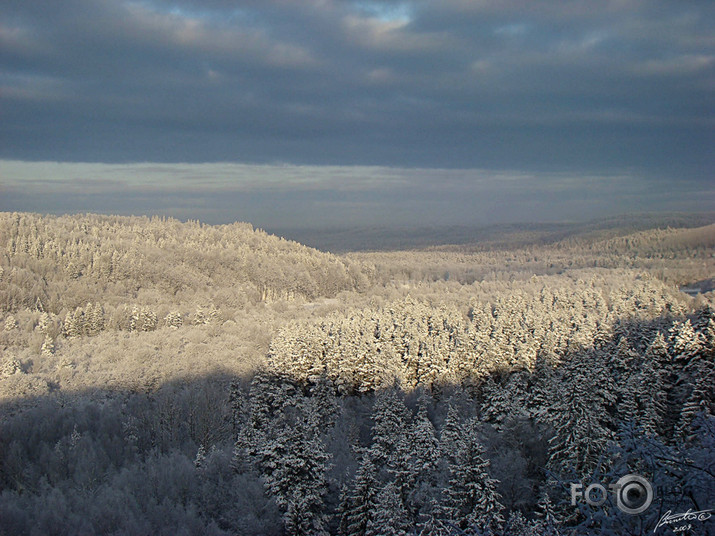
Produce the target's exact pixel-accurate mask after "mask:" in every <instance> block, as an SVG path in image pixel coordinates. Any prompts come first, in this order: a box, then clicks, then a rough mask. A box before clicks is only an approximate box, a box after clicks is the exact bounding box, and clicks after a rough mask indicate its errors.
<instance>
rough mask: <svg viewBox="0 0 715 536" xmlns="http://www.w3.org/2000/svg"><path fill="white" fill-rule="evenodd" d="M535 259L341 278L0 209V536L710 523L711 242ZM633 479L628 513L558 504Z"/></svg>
mask: <svg viewBox="0 0 715 536" xmlns="http://www.w3.org/2000/svg"><path fill="white" fill-rule="evenodd" d="M529 236H531V235H529V234H528V233H526V234H525V235H524V236H522V237H521V238H519V239H518V240H516V239H510V241H509V243H505V242H500V243H486V242H485V243H481V244H480V243H478V242H477V243H473V244H471V245H448V244H445V245H444V246H441V247H430V248H426V249H413V250H407V251H371V252H352V253H345V254H341V255H334V254H330V253H325V252H321V251H318V250H316V249H312V248H308V247H305V246H302V245H300V244H298V243H296V242H292V241H289V240H284V239H282V238H279V237H276V236H272V235H269V234H267V233H266V232H264V231H261V230H257V229H254V228H253V227H252V226H251V225H249V224H245V223H235V224H232V225H222V226H210V225H204V224H201V223H199V222H195V221H188V222H180V221H178V220H173V219H166V218H145V217H131V218H128V217H115V216H100V215H92V214H88V215H73V216H60V217H55V216H40V215H35V214H19V213H2V214H0V520H2V522H1V523H0V535H4V534H8V535H10V534H13V535H14V534H78V533H107V534H164V533H165V534H176V533H180V532H181V533H185V534H291V535H293V534H306V535H307V534H339V535H346V536H347V535H350V536H357V535H361V536H363V535H378V534H424V535H448V534H449V535H463V534H470V535H476V534H493V535H516V536H527V535H529V536H531V535H537V534H539V535H541V534H551V535H555V534H571V533H573V532H574V531H577V533H578V534H606V535H609V534H613V535H616V534H618V535H620V534H634V535H635V534H644V533H646V532H652V531H653V530H654V528H656V525H657V524H658V521H659V519H660V517H661V516H662V514H663V513H665V512H666V511H668V510H670V511H671V512H685V511H687V510H688V509H691V510H692V511H697V510H707V509H710V508H713V507H715V506H713V504H712V503H711V502H709V501H712V497H715V478H714V477H713V474H714V473H715V466H714V465H713V460H712V452H713V446H714V445H715V418H714V417H713V411H715V393H714V392H713V391H714V389H715V377H714V376H713V374H714V372H713V371H714V370H715V366H713V365H715V363H713V361H714V359H715V346H714V345H715V310H714V309H713V293H712V292H706V293H700V294H697V295H695V296H690V295H688V294H686V293H684V292H681V290H680V287H684V286H687V285H689V284H692V283H695V282H699V281H705V280H708V279H709V278H712V277H713V274H715V226H713V225H707V226H701V227H691V228H688V227H679V228H673V227H668V226H662V227H658V226H655V227H654V228H652V229H647V230H644V229H640V230H637V231H632V230H622V231H614V230H609V231H608V232H607V233H605V234H604V233H602V232H595V233H594V232H586V233H580V234H579V233H575V234H573V233H571V234H568V236H565V237H564V238H563V239H559V240H555V241H550V242H545V241H543V240H542V239H541V238H534V239H531V238H529ZM512 238H513V237H512ZM628 473H638V474H641V475H643V476H644V477H645V478H646V479H648V481H649V482H651V483H652V485H653V486H654V487H655V490H656V493H655V499H654V501H653V504H652V505H651V506H650V508H648V509H647V510H646V511H645V512H644V513H642V514H640V515H628V514H625V513H623V512H622V511H621V510H620V509H619V508H618V507H617V504H616V502H615V500H614V498H613V497H611V496H609V497H608V498H607V500H606V502H605V503H604V504H603V506H600V507H593V506H591V505H589V504H586V503H585V502H583V501H582V502H579V503H578V504H575V505H574V504H572V502H571V495H570V485H571V484H573V483H574V482H578V483H583V484H585V485H586V486H587V485H588V484H589V483H593V482H604V483H608V482H615V481H617V480H618V479H619V478H620V477H621V476H623V475H626V474H628ZM712 523H713V522H712V521H707V520H705V521H702V522H698V523H697V524H695V523H693V527H692V533H693V534H698V533H703V534H706V533H707V531H708V530H710V531H712V530H713V525H712ZM677 528H678V526H677V525H673V526H671V525H668V526H662V527H660V528H659V529H658V531H659V533H663V534H673V533H674V532H673V531H674V529H677ZM698 531H700V532H698Z"/></svg>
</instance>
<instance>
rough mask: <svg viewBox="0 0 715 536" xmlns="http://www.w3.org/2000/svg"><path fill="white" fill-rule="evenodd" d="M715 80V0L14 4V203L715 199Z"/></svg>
mask: <svg viewBox="0 0 715 536" xmlns="http://www.w3.org/2000/svg"><path fill="white" fill-rule="evenodd" d="M714 90H715V2H712V1H702V2H698V1H688V0H681V1H673V0H668V1H662V0H617V1H616V0H614V1H604V2H593V1H592V0H588V1H586V0H584V1H578V0H574V1H569V2H556V1H539V0H530V1H526V0H524V1H511V0H495V1H491V0H483V1H480V0H435V1H418V0H413V1H406V2H400V1H388V0H385V1H374V2H373V1H349V0H332V1H331V0H312V1H290V0H276V1H272V0H246V1H243V2H241V1H235V0H233V1H229V0H175V1H169V0H166V1H165V0H145V1H136V2H133V1H132V2H130V1H124V0H0V210H33V211H39V212H64V211H96V212H114V213H160V214H168V215H174V216H177V217H180V218H187V217H192V218H200V219H203V220H205V221H210V222H220V221H233V220H247V221H252V222H253V223H255V224H257V225H260V226H262V227H271V226H274V227H279V226H283V227H285V226H289V225H294V226H301V227H310V226H319V225H336V224H339V223H344V224H346V225H363V224H374V223H401V224H412V223H426V224H440V223H444V224H450V223H489V222H493V221H499V222H504V221H530V220H533V221H545V220H563V219H582V218H591V217H596V216H598V215H600V214H604V215H612V214H616V213H623V212H628V211H637V210H707V209H712V207H713V206H715V196H714V195H713V190H714V189H713V183H714V182H715V181H714V180H713V170H714V169H715V166H714V164H715V158H714V150H713V147H714V146H715V144H714V142H715V136H714V135H713V134H714V129H713V127H714V125H715V120H714V119H715V118H714V115H713V107H714V103H715V98H714V97H715V95H714ZM52 162H63V164H58V163H52Z"/></svg>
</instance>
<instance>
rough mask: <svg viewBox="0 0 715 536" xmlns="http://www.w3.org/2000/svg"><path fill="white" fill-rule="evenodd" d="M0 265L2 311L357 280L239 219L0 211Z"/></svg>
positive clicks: (361, 276) (356, 272) (231, 296)
mask: <svg viewBox="0 0 715 536" xmlns="http://www.w3.org/2000/svg"><path fill="white" fill-rule="evenodd" d="M0 270H1V271H0V309H3V310H7V311H15V310H17V309H19V308H22V307H41V308H43V309H46V310H48V311H51V312H59V311H60V310H61V309H63V308H67V307H70V308H71V307H76V306H80V305H84V304H86V303H87V302H96V301H100V300H101V301H102V302H103V303H112V304H116V303H120V302H126V300H127V299H132V300H136V301H138V302H140V303H143V302H149V303H161V302H162V301H171V303H173V304H177V303H182V302H184V303H197V302H201V301H202V300H203V301H205V300H208V299H210V300H211V301H212V302H216V301H219V302H224V304H228V305H230V306H232V307H236V306H240V305H241V304H242V303H244V304H245V303H257V302H260V301H270V300H274V299H286V298H287V299H291V298H292V297H303V298H306V299H309V300H312V299H315V298H317V297H332V296H335V295H336V294H337V293H339V292H341V291H343V290H354V289H357V288H359V287H361V286H362V285H365V284H366V283H367V278H366V275H365V273H364V272H363V270H362V269H361V267H360V266H359V265H357V264H356V263H354V262H351V261H348V260H346V259H341V258H338V257H336V256H334V255H331V254H329V253H322V252H320V251H317V250H315V249H312V248H309V247H306V246H302V245H300V244H298V243H296V242H292V241H289V240H285V239H283V238H279V237H277V236H273V235H270V234H268V233H266V232H264V231H261V230H257V229H254V228H253V227H252V226H251V225H250V224H247V223H234V224H231V225H219V226H211V225H205V224H201V223H199V222H195V221H189V222H185V223H182V222H180V221H178V220H175V219H166V218H156V217H155V218H146V217H119V216H100V215H92V214H87V215H73V216H59V217H57V216H40V215H36V214H21V213H0ZM219 288H220V289H221V292H214V290H215V289H219ZM212 289H214V290H212ZM217 305H218V304H217Z"/></svg>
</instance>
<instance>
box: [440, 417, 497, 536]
mask: <svg viewBox="0 0 715 536" xmlns="http://www.w3.org/2000/svg"><path fill="white" fill-rule="evenodd" d="M477 425H478V422H477V421H476V420H474V419H472V420H470V421H468V422H467V423H465V425H464V427H463V434H462V437H461V438H460V440H459V441H458V447H457V453H456V455H455V460H454V462H453V463H451V464H450V466H449V474H450V479H449V484H448V486H447V487H446V488H445V489H444V492H443V494H444V498H443V503H442V507H441V509H440V510H441V512H442V515H443V516H444V519H445V520H446V521H448V522H450V523H453V524H454V525H456V526H458V527H459V528H460V529H462V530H484V529H489V528H497V527H499V526H500V525H501V523H503V521H504V519H503V517H502V513H501V512H502V510H503V506H502V505H501V503H500V497H499V494H498V493H497V491H496V484H497V482H496V481H495V480H494V479H492V478H491V477H490V476H489V472H488V467H489V461H488V460H487V459H486V458H485V456H484V447H482V445H481V443H480V441H479V436H478V432H477Z"/></svg>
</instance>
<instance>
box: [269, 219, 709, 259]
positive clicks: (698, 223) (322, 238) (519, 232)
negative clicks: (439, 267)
mask: <svg viewBox="0 0 715 536" xmlns="http://www.w3.org/2000/svg"><path fill="white" fill-rule="evenodd" d="M711 223H715V212H709V213H645V214H633V215H623V216H618V217H611V218H604V219H599V220H593V221H588V222H554V223H514V224H499V225H450V226H424V227H404V226H396V227H387V226H373V227H344V228H330V229H286V228H274V229H271V232H273V233H274V234H277V235H279V236H284V237H286V238H290V239H291V240H296V241H298V242H300V243H302V244H306V245H309V246H311V247H315V248H318V249H320V250H322V251H331V252H333V253H344V252H348V251H391V250H407V249H424V248H429V247H435V246H445V245H454V246H473V247H475V248H480V249H483V248H490V249H493V248H501V249H503V248H513V247H520V246H525V245H532V244H534V245H544V244H551V243H554V242H558V241H561V240H564V239H566V238H569V237H574V236H584V237H590V238H597V237H600V238H612V237H614V236H621V235H625V234H630V233H633V232H636V231H644V230H648V229H665V228H668V227H673V228H675V227H677V228H691V227H702V226H705V225H709V224H711Z"/></svg>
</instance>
